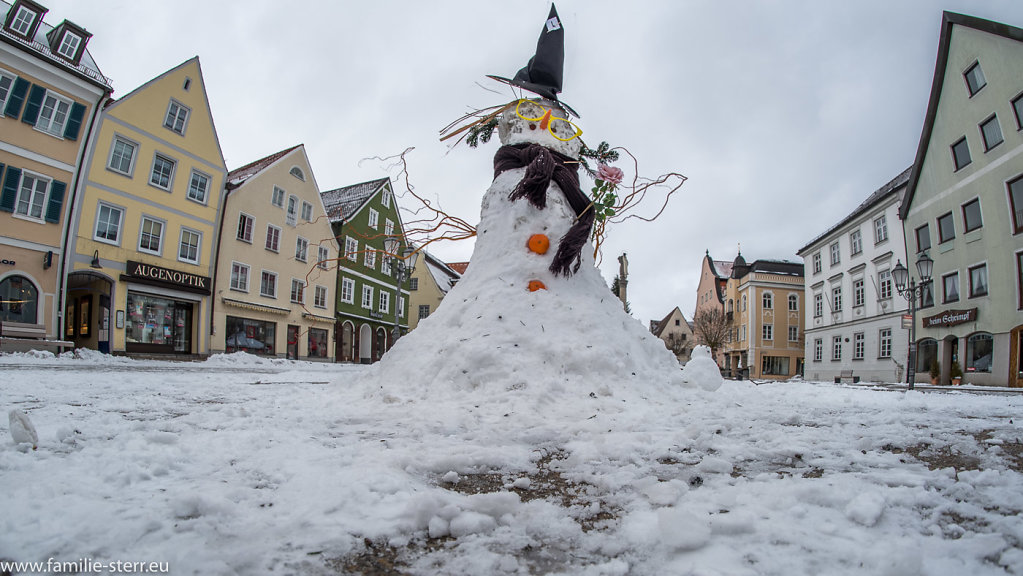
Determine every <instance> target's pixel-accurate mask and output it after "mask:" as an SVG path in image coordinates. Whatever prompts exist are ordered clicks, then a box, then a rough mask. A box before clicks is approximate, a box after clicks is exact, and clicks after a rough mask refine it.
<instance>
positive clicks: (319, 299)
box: [313, 285, 327, 308]
mask: <svg viewBox="0 0 1023 576" xmlns="http://www.w3.org/2000/svg"><path fill="white" fill-rule="evenodd" d="M313 306H315V307H317V308H326V307H327V287H326V286H319V285H318V286H316V288H315V290H313Z"/></svg>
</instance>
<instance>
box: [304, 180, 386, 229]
mask: <svg viewBox="0 0 1023 576" xmlns="http://www.w3.org/2000/svg"><path fill="white" fill-rule="evenodd" d="M388 182H390V179H389V178H380V179H377V180H370V181H368V182H361V183H359V184H352V185H351V186H344V187H342V188H335V189H334V190H327V191H326V192H321V193H320V198H321V199H323V208H324V209H325V210H326V211H327V217H328V218H330V222H331V223H335V222H346V221H348V220H350V219H351V218H352V216H354V215H355V214H356V213H357V212H358V211H359V210H360V209H361V208H362V207H363V206H364V205H365V204H366V203H367V202H369V199H370V198H372V197H373V196H374V195H375V194H376V193H377V192H378V191H379V190H380V189H381V188H383V187H384V185H385V184H387V183H388Z"/></svg>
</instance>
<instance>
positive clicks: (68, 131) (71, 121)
mask: <svg viewBox="0 0 1023 576" xmlns="http://www.w3.org/2000/svg"><path fill="white" fill-rule="evenodd" d="M84 116H85V106H83V105H81V104H79V103H78V102H75V103H74V104H72V105H71V113H70V114H69V115H68V117H67V127H65V128H64V138H67V139H68V140H78V131H79V130H81V129H82V118H83V117H84Z"/></svg>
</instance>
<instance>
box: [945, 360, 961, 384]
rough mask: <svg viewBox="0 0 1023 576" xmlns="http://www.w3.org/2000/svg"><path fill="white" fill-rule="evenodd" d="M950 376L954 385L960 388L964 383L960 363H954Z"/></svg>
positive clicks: (950, 369)
mask: <svg viewBox="0 0 1023 576" xmlns="http://www.w3.org/2000/svg"><path fill="white" fill-rule="evenodd" d="M948 375H949V376H951V377H952V384H954V385H956V386H958V385H960V384H962V383H963V369H962V368H960V367H959V363H958V362H953V363H952V367H951V368H949V370H948Z"/></svg>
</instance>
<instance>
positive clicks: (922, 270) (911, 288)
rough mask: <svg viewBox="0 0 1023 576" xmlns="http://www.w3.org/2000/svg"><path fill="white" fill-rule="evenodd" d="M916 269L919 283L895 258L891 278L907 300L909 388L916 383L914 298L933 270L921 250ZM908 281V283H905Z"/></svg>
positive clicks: (919, 293) (927, 257) (923, 289)
mask: <svg viewBox="0 0 1023 576" xmlns="http://www.w3.org/2000/svg"><path fill="white" fill-rule="evenodd" d="M916 271H917V274H919V275H920V283H919V284H917V282H916V280H911V279H910V278H909V270H908V269H906V267H905V266H903V265H902V261H899V260H896V262H895V268H893V269H892V278H893V279H894V280H895V289H896V290H898V292H899V294H901V295H902V297H903V298H905V299H906V300H908V301H909V315H910V325H909V359H908V360H907V365H908V366H907V368H908V369H907V370H906V372H907V375H908V376H907V377H908V380H909V389H910V390H912V389H913V388H914V386H915V384H916V299H917V298H918V297H919V298H921V299H922V298H923V295H924V293H925V291H926V289H927V287H928V286H929V285H930V283H931V272H933V271H934V260H931V257H930V256H928V255H927V252H922V253H921V254H920V258H918V259H917V261H916ZM906 282H909V285H908V286H907V285H906Z"/></svg>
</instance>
